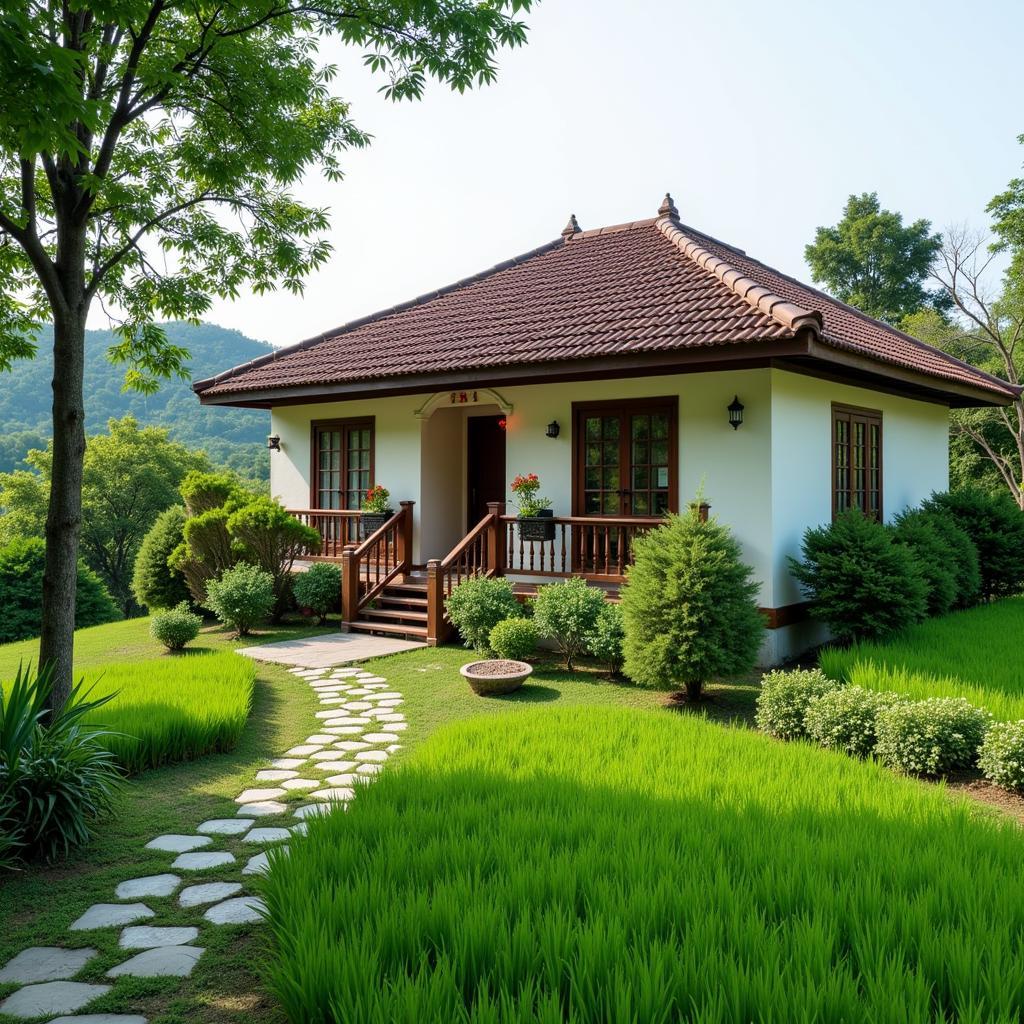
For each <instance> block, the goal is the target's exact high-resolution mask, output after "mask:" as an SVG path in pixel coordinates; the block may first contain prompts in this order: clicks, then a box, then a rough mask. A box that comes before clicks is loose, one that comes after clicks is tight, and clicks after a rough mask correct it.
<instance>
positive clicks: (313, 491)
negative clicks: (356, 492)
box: [309, 416, 377, 511]
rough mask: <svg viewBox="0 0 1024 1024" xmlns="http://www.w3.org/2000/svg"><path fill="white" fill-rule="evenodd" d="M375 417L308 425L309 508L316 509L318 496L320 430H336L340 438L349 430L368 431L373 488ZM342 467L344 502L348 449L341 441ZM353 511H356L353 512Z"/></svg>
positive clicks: (374, 475) (352, 418)
mask: <svg viewBox="0 0 1024 1024" xmlns="http://www.w3.org/2000/svg"><path fill="white" fill-rule="evenodd" d="M375 420H376V417H374V416H349V417H346V418H344V419H330V420H313V421H312V422H311V423H310V425H309V507H310V508H317V507H318V506H317V501H319V496H320V487H319V483H320V458H319V456H320V450H319V448H318V446H317V434H318V433H319V432H320V431H321V430H337V431H340V432H341V434H342V437H343V438H344V437H345V436H346V432H347V431H349V430H363V429H368V430H369V431H370V476H369V479H370V483H369V486H370V487H373V486H374V484H375V482H376V479H377V475H376V463H377V431H376V424H375ZM341 453H342V466H341V480H342V488H341V494H342V501H344V500H345V495H346V494H347V492H348V487H347V486H345V485H346V484H347V482H348V460H347V456H348V449H347V446H346V445H345V442H344V441H342V448H341ZM355 511H358V509H357V510H355Z"/></svg>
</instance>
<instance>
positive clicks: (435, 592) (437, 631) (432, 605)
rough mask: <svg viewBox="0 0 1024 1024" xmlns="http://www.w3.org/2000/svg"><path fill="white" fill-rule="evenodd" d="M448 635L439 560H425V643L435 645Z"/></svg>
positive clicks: (442, 576)
mask: <svg viewBox="0 0 1024 1024" xmlns="http://www.w3.org/2000/svg"><path fill="white" fill-rule="evenodd" d="M447 635H448V630H447V628H446V626H445V622H444V573H443V572H442V571H441V560H440V559H439V558H431V559H430V560H429V561H428V562H427V643H428V644H429V645H430V646H431V647H436V646H437V645H438V644H439V643H442V642H443V641H444V640H445V638H446V637H447Z"/></svg>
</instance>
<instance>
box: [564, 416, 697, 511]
mask: <svg viewBox="0 0 1024 1024" xmlns="http://www.w3.org/2000/svg"><path fill="white" fill-rule="evenodd" d="M678 443H679V426H678V401H677V399H675V398H645V399H638V400H634V401H632V402H620V401H614V402H594V403H582V402H580V403H574V405H573V446H574V462H575V470H574V473H573V514H574V515H578V516H611V517H619V516H660V515H664V514H665V513H666V512H675V511H677V510H678V508H679V498H678V480H677V477H678V469H679V457H678Z"/></svg>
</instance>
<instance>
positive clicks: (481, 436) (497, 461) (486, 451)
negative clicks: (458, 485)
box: [453, 416, 505, 530]
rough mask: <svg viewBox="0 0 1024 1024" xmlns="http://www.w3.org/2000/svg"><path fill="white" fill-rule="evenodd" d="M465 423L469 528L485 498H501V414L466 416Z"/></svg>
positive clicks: (481, 513)
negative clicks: (466, 434)
mask: <svg viewBox="0 0 1024 1024" xmlns="http://www.w3.org/2000/svg"><path fill="white" fill-rule="evenodd" d="M466 424H467V431H468V437H467V456H468V457H467V460H466V498H467V505H466V529H467V530H471V529H472V528H473V527H474V526H476V524H477V523H479V522H480V520H481V519H483V517H484V516H485V515H487V503H488V502H489V501H504V500H505V417H504V416H470V417H469V419H468V420H467V421H466ZM453 454H454V453H453Z"/></svg>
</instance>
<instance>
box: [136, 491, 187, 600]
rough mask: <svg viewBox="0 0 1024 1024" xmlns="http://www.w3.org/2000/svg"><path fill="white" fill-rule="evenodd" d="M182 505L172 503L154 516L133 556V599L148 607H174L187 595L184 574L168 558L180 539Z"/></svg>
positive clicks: (181, 540)
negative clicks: (153, 520)
mask: <svg viewBox="0 0 1024 1024" xmlns="http://www.w3.org/2000/svg"><path fill="white" fill-rule="evenodd" d="M184 529H185V509H184V508H183V507H182V506H181V505H172V506H171V507H170V508H168V509H164V511H163V512H161V513H160V515H158V516H157V517H156V521H155V522H154V523H153V525H152V526H151V527H150V529H149V533H147V534H146V536H145V537H144V538H143V540H142V545H141V546H140V547H139V553H138V554H137V555H136V556H135V570H134V572H133V574H132V593H133V594H134V595H135V600H136V601H138V602H139V604H140V605H142V606H143V607H145V608H149V609H150V610H152V611H155V610H157V609H158V608H176V607H177V606H178V605H179V604H181V602H182V601H188V600H189V598H190V597H191V595H190V593H189V589H188V585H187V584H186V583H185V577H184V576H183V575H182V573H181V572H180V571H179V570H178V569H174V568H172V567H171V565H170V564H169V562H168V559H169V558H170V557H171V555H172V553H173V552H174V549H175V548H177V547H178V545H179V544H181V543H182V542H183V541H184V539H185V536H184V532H183V531H184Z"/></svg>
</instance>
